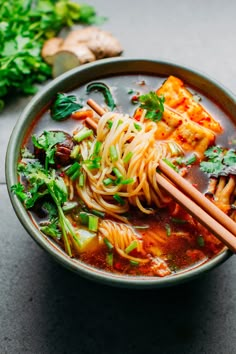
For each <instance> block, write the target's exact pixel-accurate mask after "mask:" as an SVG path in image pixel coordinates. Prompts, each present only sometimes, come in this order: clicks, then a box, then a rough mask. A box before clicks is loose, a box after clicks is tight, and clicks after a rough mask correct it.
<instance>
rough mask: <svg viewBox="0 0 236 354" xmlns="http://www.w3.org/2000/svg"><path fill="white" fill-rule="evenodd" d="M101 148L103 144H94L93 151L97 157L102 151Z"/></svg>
mask: <svg viewBox="0 0 236 354" xmlns="http://www.w3.org/2000/svg"><path fill="white" fill-rule="evenodd" d="M101 146H102V142H101V141H96V143H95V144H94V149H93V153H94V155H95V156H96V155H98V154H99V152H100V150H101Z"/></svg>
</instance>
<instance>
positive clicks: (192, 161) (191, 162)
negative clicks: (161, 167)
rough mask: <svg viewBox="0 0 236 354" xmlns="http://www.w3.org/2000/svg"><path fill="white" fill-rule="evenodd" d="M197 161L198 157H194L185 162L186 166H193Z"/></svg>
mask: <svg viewBox="0 0 236 354" xmlns="http://www.w3.org/2000/svg"><path fill="white" fill-rule="evenodd" d="M196 160H197V157H196V155H193V156H191V157H190V158H189V159H188V160H187V161H186V162H185V165H192V164H193V163H194V162H196Z"/></svg>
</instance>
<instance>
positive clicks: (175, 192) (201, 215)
mask: <svg viewBox="0 0 236 354" xmlns="http://www.w3.org/2000/svg"><path fill="white" fill-rule="evenodd" d="M87 104H88V105H89V106H90V107H91V108H92V109H93V110H94V111H95V112H96V113H97V114H98V115H99V116H102V115H103V114H104V113H106V112H105V111H104V110H103V108H102V107H101V106H99V105H98V104H97V103H96V102H95V101H94V100H92V99H89V100H88V101H87ZM86 122H87V123H88V124H89V125H90V126H91V127H92V128H94V129H95V130H96V129H97V123H96V122H95V121H94V120H93V119H92V118H86ZM158 169H159V170H160V172H161V173H157V174H156V179H157V182H158V184H159V185H160V186H161V187H162V188H163V189H164V190H165V191H166V192H167V193H168V194H170V195H171V196H172V198H173V199H174V200H175V201H176V202H177V203H178V204H180V205H181V206H182V207H184V208H185V209H186V210H187V211H188V212H189V214H191V215H192V216H194V217H195V218H196V219H197V220H198V221H199V222H200V223H201V224H202V225H203V226H205V227H206V228H207V229H208V230H209V231H210V232H211V233H212V234H214V235H215V236H216V237H217V238H218V239H219V240H220V241H221V242H223V243H224V244H225V245H226V246H227V247H228V248H229V249H230V250H231V251H232V252H234V253H236V223H235V222H234V221H233V220H232V219H231V218H230V217H228V216H227V215H226V214H225V213H224V212H223V211H221V210H220V209H219V208H218V207H217V206H215V205H214V204H213V203H212V202H211V201H210V200H209V199H207V198H206V197H205V196H204V195H203V194H202V193H201V192H199V191H198V190H197V189H196V188H195V187H193V186H192V185H191V183H189V182H188V181H187V180H186V179H184V178H183V177H181V176H180V175H179V174H178V173H177V172H176V171H174V170H173V169H172V168H171V167H170V166H168V165H167V164H166V163H165V162H164V161H163V160H160V161H159V166H158Z"/></svg>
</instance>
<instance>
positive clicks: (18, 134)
mask: <svg viewBox="0 0 236 354" xmlns="http://www.w3.org/2000/svg"><path fill="white" fill-rule="evenodd" d="M134 73H144V74H149V75H150V74H153V75H155V76H164V77H165V76H168V75H175V76H177V77H179V78H180V79H183V80H184V82H185V83H187V84H188V85H190V86H192V87H195V88H197V89H198V90H199V91H200V92H202V93H203V94H205V95H207V96H208V97H209V98H210V99H211V100H213V101H214V102H216V103H217V104H218V105H219V106H220V108H222V109H223V110H224V111H225V112H226V114H228V115H230V116H231V117H232V119H236V104H235V97H234V96H233V94H232V93H231V92H229V90H227V89H226V88H224V87H223V86H222V85H221V84H219V83H218V82H216V81H215V80H213V79H211V78H209V77H208V76H207V75H205V74H202V73H199V72H197V71H195V70H193V69H191V68H186V67H184V66H181V65H177V64H175V63H171V62H163V61H158V60H147V59H128V58H127V59H126V58H113V59H105V60H99V61H97V62H94V63H90V64H86V65H83V66H81V67H78V68H75V69H73V70H70V71H68V72H66V73H65V74H63V75H61V76H59V77H58V78H57V79H55V80H53V81H51V82H50V83H49V84H47V85H46V86H45V87H44V88H43V89H41V90H40V92H39V93H38V94H36V95H35V96H34V97H33V99H32V100H31V101H30V103H29V104H28V105H27V107H26V108H25V109H24V111H23V113H22V114H21V116H20V117H19V119H18V121H17V123H16V125H15V127H14V130H13V132H12V135H11V138H10V141H9V144H8V149H7V155H6V181H7V186H8V190H9V195H10V199H11V202H12V205H13V207H14V210H15V212H16V215H17V216H18V218H19V220H20V222H21V223H22V225H23V226H24V227H25V229H26V231H27V232H28V234H29V235H30V236H31V237H32V238H33V239H34V240H35V241H36V242H37V243H38V244H39V245H40V246H41V247H42V248H43V249H44V250H45V251H46V252H48V253H49V254H50V255H51V256H52V257H53V258H54V259H55V260H56V261H58V262H59V263H60V264H62V265H63V266H65V267H66V268H68V269H69V270H71V271H73V272H76V273H77V274H79V275H81V276H84V277H86V278H89V279H91V280H94V281H98V282H102V283H105V284H109V285H113V286H120V287H130V288H148V287H149V288H151V287H152V288H154V287H167V286H172V285H176V284H180V283H183V282H186V281H189V280H191V279H194V278H196V277H198V276H200V275H202V274H204V273H206V272H207V271H209V270H211V269H213V268H214V267H216V266H218V265H220V264H221V263H222V262H224V261H225V260H226V259H228V258H229V256H230V255H231V252H229V250H227V249H224V250H223V251H222V252H221V253H220V254H218V255H217V256H215V257H214V258H212V259H211V260H209V261H208V262H206V263H204V264H203V265H201V266H199V267H196V268H194V269H190V270H186V271H184V272H181V273H177V274H175V275H171V276H167V277H164V278H159V277H144V276H128V275H118V274H112V273H108V272H106V271H103V270H100V269H96V268H94V267H92V266H90V265H87V264H85V263H83V262H81V261H79V260H76V259H73V258H70V257H69V256H67V254H66V253H65V252H64V251H63V250H62V249H60V247H59V246H57V245H56V244H55V243H53V241H52V240H51V239H49V238H48V237H46V236H45V235H43V234H42V233H41V232H40V231H39V230H38V229H37V227H36V226H35V224H34V223H33V222H32V219H31V218H30V216H29V214H28V213H27V211H26V210H25V209H24V207H23V205H22V204H21V202H20V201H19V200H18V199H17V198H16V197H15V196H14V195H13V194H12V193H11V192H10V187H11V185H13V184H15V183H17V171H16V169H17V162H18V159H19V154H20V147H21V145H22V142H23V141H24V137H25V135H26V133H27V130H28V129H29V126H30V125H31V124H32V122H33V121H34V119H35V117H36V116H38V114H39V113H40V112H41V110H42V109H43V108H44V107H45V106H46V105H47V104H48V103H49V101H50V100H51V99H52V98H53V97H54V96H55V94H56V93H57V92H67V91H70V90H73V89H75V88H76V87H79V86H80V85H83V84H86V83H88V82H90V81H92V80H97V79H99V78H101V77H109V76H112V75H114V74H118V75H121V74H134Z"/></svg>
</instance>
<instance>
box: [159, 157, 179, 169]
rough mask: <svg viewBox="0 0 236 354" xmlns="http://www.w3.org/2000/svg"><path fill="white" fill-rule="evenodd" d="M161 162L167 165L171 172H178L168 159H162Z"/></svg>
mask: <svg viewBox="0 0 236 354" xmlns="http://www.w3.org/2000/svg"><path fill="white" fill-rule="evenodd" d="M163 161H164V162H165V163H166V164H167V165H168V166H170V167H171V168H173V170H175V171H176V172H178V171H179V170H178V168H177V167H176V166H175V165H174V164H173V163H172V162H171V161H170V160H168V159H163Z"/></svg>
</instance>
